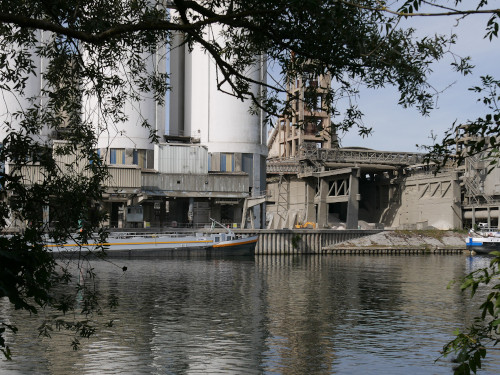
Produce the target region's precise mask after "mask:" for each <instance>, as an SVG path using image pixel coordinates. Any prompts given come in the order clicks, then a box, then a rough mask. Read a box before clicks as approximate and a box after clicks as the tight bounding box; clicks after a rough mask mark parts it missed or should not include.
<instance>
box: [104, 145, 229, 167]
mask: <svg viewBox="0 0 500 375" xmlns="http://www.w3.org/2000/svg"><path fill="white" fill-rule="evenodd" d="M99 151H100V150H99ZM99 155H100V153H99ZM109 164H121V165H124V164H125V149H124V148H112V149H110V150H109ZM132 164H134V165H138V166H139V167H141V168H146V165H147V154H146V150H134V151H133V153H132ZM208 170H212V155H210V154H209V155H208ZM219 170H220V171H221V172H234V154H231V153H221V154H220V167H219Z"/></svg>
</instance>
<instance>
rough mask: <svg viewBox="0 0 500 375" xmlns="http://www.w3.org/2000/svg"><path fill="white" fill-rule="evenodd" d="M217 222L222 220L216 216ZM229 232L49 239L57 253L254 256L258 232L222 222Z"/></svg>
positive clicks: (115, 234) (111, 235)
mask: <svg viewBox="0 0 500 375" xmlns="http://www.w3.org/2000/svg"><path fill="white" fill-rule="evenodd" d="M213 222H215V223H217V224H220V223H218V222H216V221H215V220H213ZM220 225H221V226H222V227H223V228H224V229H225V232H213V230H214V228H213V226H212V230H211V231H210V232H208V233H203V232H193V233H190V234H186V233H148V232H141V233H138V232H135V233H127V232H111V233H110V234H109V235H108V238H107V241H106V242H99V241H97V240H95V241H88V243H84V244H79V243H78V242H77V241H68V242H66V243H63V244H58V243H50V242H49V243H47V244H46V245H45V246H46V247H47V248H49V249H50V250H51V251H52V253H53V254H54V255H55V256H68V255H75V254H77V255H79V254H81V253H82V251H83V252H87V253H88V252H90V253H93V254H95V255H99V253H101V252H102V250H103V249H104V250H105V254H106V257H162V256H164V257H165V256H166V257H174V256H253V255H254V254H255V246H256V244H257V240H258V236H248V235H244V234H235V233H234V232H233V231H231V230H230V229H229V228H226V227H224V226H223V225H222V224H220Z"/></svg>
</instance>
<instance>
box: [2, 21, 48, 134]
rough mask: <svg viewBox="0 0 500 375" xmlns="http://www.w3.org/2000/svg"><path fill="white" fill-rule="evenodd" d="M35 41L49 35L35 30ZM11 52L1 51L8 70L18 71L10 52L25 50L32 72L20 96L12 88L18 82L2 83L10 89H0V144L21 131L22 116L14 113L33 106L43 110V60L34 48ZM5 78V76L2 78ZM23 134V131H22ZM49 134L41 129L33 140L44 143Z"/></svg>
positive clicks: (21, 47)
mask: <svg viewBox="0 0 500 375" xmlns="http://www.w3.org/2000/svg"><path fill="white" fill-rule="evenodd" d="M34 33H35V37H36V38H37V40H39V41H40V40H43V39H44V37H47V35H48V34H49V33H47V32H43V31H40V30H37V31H35V32H34ZM11 48H12V50H10V51H9V50H6V51H3V52H4V53H6V54H7V56H8V57H7V60H6V61H7V64H8V65H9V67H10V69H18V68H19V66H18V62H17V61H16V59H15V58H13V55H12V54H11V52H14V53H18V52H21V51H22V50H23V49H25V52H26V53H28V54H30V56H31V59H32V62H33V67H34V72H33V73H32V74H30V75H27V76H26V77H23V78H26V85H25V88H24V91H23V93H22V94H20V93H19V92H18V91H17V90H15V89H14V87H15V86H16V85H17V84H18V83H19V82H18V81H10V82H9V81H7V82H3V83H4V84H5V85H6V86H8V87H10V88H11V89H10V90H9V89H0V143H1V142H3V140H4V139H5V137H6V136H7V135H8V134H9V133H11V132H19V131H21V125H20V121H21V119H22V118H23V117H24V115H21V116H17V115H16V113H27V111H28V110H29V109H30V108H33V106H35V105H36V106H39V108H40V110H43V98H42V88H43V86H44V80H43V70H44V59H42V58H41V57H40V56H37V55H36V53H35V50H36V49H35V47H29V48H27V47H24V46H14V45H12V46H11ZM4 77H5V76H4ZM23 133H24V131H23ZM48 134H49V129H48V128H47V127H43V128H42V130H41V132H40V133H39V134H38V138H37V137H36V136H33V137H34V139H35V140H37V141H40V142H46V141H47V140H48V138H47V136H48Z"/></svg>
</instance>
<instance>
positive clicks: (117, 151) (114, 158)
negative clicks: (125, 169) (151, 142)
mask: <svg viewBox="0 0 500 375" xmlns="http://www.w3.org/2000/svg"><path fill="white" fill-rule="evenodd" d="M109 164H122V165H123V164H125V149H124V148H111V149H110V150H109ZM132 164H134V165H138V166H139V167H141V168H146V166H147V156H146V150H134V151H133V152H132Z"/></svg>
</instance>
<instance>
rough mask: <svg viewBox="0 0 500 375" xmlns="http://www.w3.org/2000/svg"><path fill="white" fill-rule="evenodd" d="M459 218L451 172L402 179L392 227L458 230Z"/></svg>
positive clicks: (456, 187)
mask: <svg viewBox="0 0 500 375" xmlns="http://www.w3.org/2000/svg"><path fill="white" fill-rule="evenodd" d="M461 217H462V212H461V200H460V186H459V181H458V176H457V174H456V173H455V172H451V173H443V174H438V175H436V176H434V175H433V174H432V173H429V174H421V175H420V174H417V175H414V176H410V177H407V178H406V179H405V184H404V186H403V188H402V195H401V206H400V207H399V209H398V211H397V214H396V216H395V218H394V221H393V223H392V226H393V227H398V228H414V227H417V228H418V227H419V226H423V227H425V226H427V225H429V226H433V227H436V228H438V229H454V228H460V227H461V225H462V221H461V220H462V219H461Z"/></svg>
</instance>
